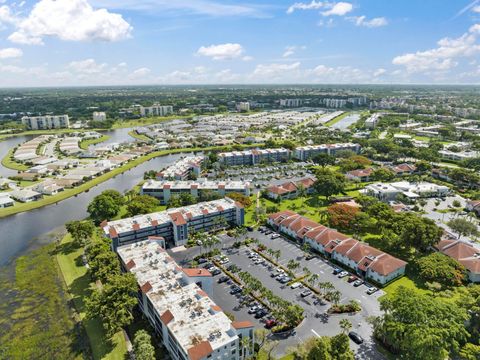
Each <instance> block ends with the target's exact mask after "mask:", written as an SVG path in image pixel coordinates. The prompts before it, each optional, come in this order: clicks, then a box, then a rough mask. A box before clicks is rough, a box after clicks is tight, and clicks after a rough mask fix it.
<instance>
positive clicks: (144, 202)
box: [127, 195, 160, 216]
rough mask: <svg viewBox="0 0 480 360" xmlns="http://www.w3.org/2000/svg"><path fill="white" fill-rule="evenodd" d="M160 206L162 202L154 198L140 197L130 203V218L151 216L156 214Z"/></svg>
mask: <svg viewBox="0 0 480 360" xmlns="http://www.w3.org/2000/svg"><path fill="white" fill-rule="evenodd" d="M159 205H160V201H159V200H158V199H156V198H154V197H153V196H150V195H138V196H135V197H134V198H133V199H132V200H131V201H129V202H128V204H127V212H128V215H129V216H135V215H140V214H149V213H151V212H154V211H155V209H156V208H157V206H159Z"/></svg>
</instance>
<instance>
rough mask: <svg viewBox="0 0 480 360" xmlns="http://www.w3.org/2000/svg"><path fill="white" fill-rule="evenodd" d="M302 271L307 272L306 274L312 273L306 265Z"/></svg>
mask: <svg viewBox="0 0 480 360" xmlns="http://www.w3.org/2000/svg"><path fill="white" fill-rule="evenodd" d="M302 271H303V272H304V273H305V276H310V274H311V273H312V272H311V271H310V269H309V268H308V267H306V266H304V267H303V268H302Z"/></svg>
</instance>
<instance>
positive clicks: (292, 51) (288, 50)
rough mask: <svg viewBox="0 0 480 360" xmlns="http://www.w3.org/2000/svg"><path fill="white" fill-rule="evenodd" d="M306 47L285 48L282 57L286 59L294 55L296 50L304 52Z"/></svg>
mask: <svg viewBox="0 0 480 360" xmlns="http://www.w3.org/2000/svg"><path fill="white" fill-rule="evenodd" d="M306 48H307V47H306V46H304V45H303V46H286V47H285V51H284V52H283V55H282V57H284V58H287V57H290V56H292V55H295V53H296V52H297V51H298V50H305V49H306Z"/></svg>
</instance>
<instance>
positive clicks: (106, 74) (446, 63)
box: [0, 0, 480, 87]
mask: <svg viewBox="0 0 480 360" xmlns="http://www.w3.org/2000/svg"><path fill="white" fill-rule="evenodd" d="M479 54H480V0H475V1H473V0H348V1H320V0H319V1H317V0H307V1H291V0H237V1H233V0H30V1H28V0H27V1H11V0H0V87H26V86H84V85H92V86H95V85H144V84H145V85H147V84H159V85H162V84H166V85H168V84H334V83H346V84H383V83H387V84H392V83H393V84H410V83H413V84H479V83H480V58H479Z"/></svg>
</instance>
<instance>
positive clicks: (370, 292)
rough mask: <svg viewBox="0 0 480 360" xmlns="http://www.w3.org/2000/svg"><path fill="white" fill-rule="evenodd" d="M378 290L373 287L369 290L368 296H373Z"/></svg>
mask: <svg viewBox="0 0 480 360" xmlns="http://www.w3.org/2000/svg"><path fill="white" fill-rule="evenodd" d="M377 290H378V289H377V288H376V287H374V286H372V287H369V288H368V290H367V294H368V295H372V294H373V293H374V292H377Z"/></svg>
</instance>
